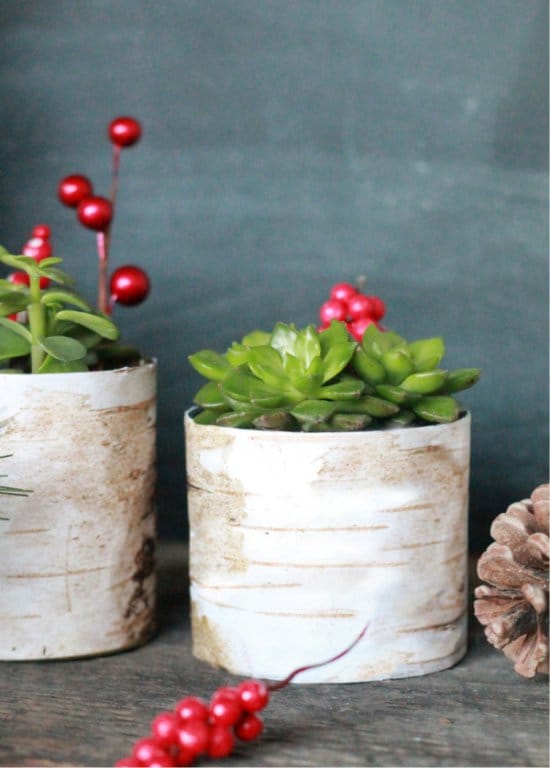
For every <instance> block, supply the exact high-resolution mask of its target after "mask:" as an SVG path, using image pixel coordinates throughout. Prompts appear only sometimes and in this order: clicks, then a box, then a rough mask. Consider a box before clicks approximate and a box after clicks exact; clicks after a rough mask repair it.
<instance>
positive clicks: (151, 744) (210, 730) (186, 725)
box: [115, 625, 368, 768]
mask: <svg viewBox="0 0 550 768" xmlns="http://www.w3.org/2000/svg"><path fill="white" fill-rule="evenodd" d="M367 627H368V625H365V626H364V627H363V629H362V630H361V632H360V633H359V635H358V636H357V637H356V638H355V640H354V641H353V642H352V643H351V644H350V645H348V647H347V648H344V650H343V651H340V653H338V654H336V656H332V657H331V658H330V659H327V660H326V661H321V662H318V663H316V664H308V665H306V666H303V667H298V668H297V669H295V670H293V671H292V672H291V673H290V674H289V675H288V676H287V677H285V679H284V680H281V681H279V682H277V683H271V684H269V685H268V684H266V683H264V682H262V681H261V680H244V681H243V682H242V683H241V684H240V685H238V686H237V687H235V688H232V687H228V686H223V687H221V688H218V690H217V691H216V692H215V693H214V695H213V696H212V698H211V700H210V701H209V702H206V701H205V700H204V699H201V698H198V697H196V696H188V697H186V698H185V699H182V700H181V701H179V702H178V703H177V704H176V706H175V707H174V709H173V710H172V711H171V712H161V713H160V714H159V715H157V716H156V717H155V718H154V720H153V722H152V724H151V733H150V735H149V736H147V737H146V738H144V739H140V740H139V741H137V742H136V743H135V744H134V746H133V749H132V752H131V754H130V755H128V756H126V757H123V758H122V759H121V760H118V762H116V763H115V766H119V767H120V768H122V766H138V767H141V768H165V766H166V767H168V766H187V765H192V764H193V763H194V762H195V760H196V759H197V758H200V757H208V758H211V759H212V760H217V759H219V758H222V757H227V756H228V755H230V754H231V752H232V751H233V747H234V746H235V739H239V740H240V741H254V739H257V738H258V736H260V734H261V733H262V731H263V720H262V718H261V717H260V716H259V714H258V712H261V710H262V709H264V708H265V707H266V706H267V704H268V703H269V699H270V695H271V693H273V692H275V691H279V690H281V689H282V688H286V686H287V685H288V684H289V683H290V682H291V681H292V680H293V679H294V678H295V677H296V676H297V675H299V674H301V673H302V672H306V671H307V670H310V669H317V668H318V667H324V666H325V665H327V664H332V663H333V662H334V661H337V660H338V659H341V658H343V657H344V656H346V655H347V654H348V653H349V652H350V651H351V650H352V649H353V648H355V646H356V645H357V644H358V643H359V642H360V641H361V640H362V638H363V636H364V635H365V632H366V631H367Z"/></svg>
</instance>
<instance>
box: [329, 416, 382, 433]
mask: <svg viewBox="0 0 550 768" xmlns="http://www.w3.org/2000/svg"><path fill="white" fill-rule="evenodd" d="M371 421H372V419H371V418H370V416H368V415H366V414H363V413H335V414H334V416H333V417H332V418H331V419H330V421H329V425H330V427H331V429H333V430H334V431H335V432H359V431H360V430H362V429H365V428H366V427H368V425H369V424H370V423H371Z"/></svg>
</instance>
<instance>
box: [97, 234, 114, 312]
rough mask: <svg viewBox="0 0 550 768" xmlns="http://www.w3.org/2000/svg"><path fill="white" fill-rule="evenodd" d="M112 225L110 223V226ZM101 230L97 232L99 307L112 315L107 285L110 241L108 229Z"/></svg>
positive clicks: (101, 310)
mask: <svg viewBox="0 0 550 768" xmlns="http://www.w3.org/2000/svg"><path fill="white" fill-rule="evenodd" d="M110 226H111V225H109V228H110ZM109 228H108V229H107V231H105V232H104V231H101V232H98V233H97V236H96V241H97V256H98V260H99V266H98V280H97V307H98V309H99V311H100V312H103V313H104V314H105V315H110V314H111V311H112V308H111V302H110V300H109V294H108V291H107V286H108V282H109V275H108V268H109V251H108V247H109V243H108V240H109V238H108V234H107V233H108V231H109Z"/></svg>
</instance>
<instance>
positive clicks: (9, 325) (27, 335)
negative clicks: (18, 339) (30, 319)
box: [0, 317, 32, 344]
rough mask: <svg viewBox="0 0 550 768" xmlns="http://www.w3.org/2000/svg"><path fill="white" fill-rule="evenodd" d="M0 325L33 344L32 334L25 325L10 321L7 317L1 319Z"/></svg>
mask: <svg viewBox="0 0 550 768" xmlns="http://www.w3.org/2000/svg"><path fill="white" fill-rule="evenodd" d="M0 325H1V326H2V327H3V328H6V329H7V330H8V331H11V332H12V333H17V334H18V335H19V336H22V337H23V338H24V339H26V340H27V341H28V342H29V344H32V334H31V332H30V331H29V329H28V328H27V327H26V326H25V325H22V324H21V323H17V322H16V321H15V320H10V319H9V318H7V317H0Z"/></svg>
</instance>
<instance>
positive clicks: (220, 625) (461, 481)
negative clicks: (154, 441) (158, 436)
mask: <svg viewBox="0 0 550 768" xmlns="http://www.w3.org/2000/svg"><path fill="white" fill-rule="evenodd" d="M185 435H186V457H187V459H186V461H187V477H188V509H189V524H190V580H191V587H190V589H191V612H192V613H191V621H192V637H193V653H194V655H195V656H196V657H198V658H200V659H203V660H205V661H207V662H209V663H211V664H213V665H217V666H221V667H223V668H225V669H227V670H229V671H230V672H234V673H237V674H241V675H247V676H254V677H262V678H270V679H280V678H283V677H285V676H286V675H287V674H288V672H289V671H290V670H291V669H293V668H295V667H298V666H300V665H302V664H308V663H312V662H316V661H321V660H323V659H325V658H329V657H331V656H333V655H334V654H335V653H337V652H338V651H339V650H341V649H342V648H344V647H346V646H347V645H348V644H349V643H350V642H351V640H353V638H354V637H355V636H356V635H357V634H358V633H359V631H360V630H361V628H362V627H363V625H364V624H365V623H367V622H368V625H369V626H368V631H367V634H366V636H365V637H364V638H363V640H362V641H361V643H360V644H359V645H358V646H357V647H356V648H355V649H354V650H353V652H351V653H350V654H349V655H348V656H346V657H345V658H343V659H341V660H339V661H338V662H336V663H334V664H332V665H330V666H328V667H325V668H320V669H316V670H311V671H310V672H307V673H305V674H304V675H301V676H300V677H299V678H298V680H297V682H303V683H307V682H310V683H342V682H362V681H369V680H383V679H390V678H399V677H410V676H414V675H422V674H426V673H429V672H435V671H438V670H441V669H445V668H447V667H450V666H452V665H453V664H455V663H456V662H457V661H458V660H459V659H461V658H462V656H463V655H464V654H465V652H466V633H467V549H468V546H467V530H468V483H469V466H470V416H469V414H464V415H463V416H462V417H461V418H460V419H459V420H458V421H456V422H453V423H451V424H445V425H430V426H422V427H413V428H408V429H396V430H386V431H384V430H380V431H365V432H355V433H323V434H303V433H292V432H267V431H266V432H260V431H254V430H241V429H232V428H224V427H216V426H201V425H197V424H195V422H194V421H193V419H192V417H191V415H190V413H189V412H188V413H187V414H186V415H185Z"/></svg>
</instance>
